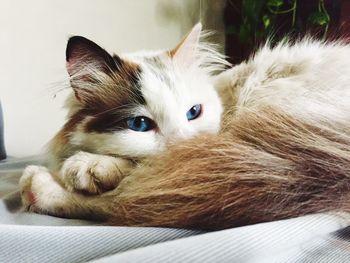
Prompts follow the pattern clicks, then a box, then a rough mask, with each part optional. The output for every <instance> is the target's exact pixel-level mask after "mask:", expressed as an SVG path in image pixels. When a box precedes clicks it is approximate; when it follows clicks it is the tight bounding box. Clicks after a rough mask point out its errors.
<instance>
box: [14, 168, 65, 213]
mask: <svg viewBox="0 0 350 263" xmlns="http://www.w3.org/2000/svg"><path fill="white" fill-rule="evenodd" d="M19 187H20V191H21V198H22V203H23V206H24V208H25V209H26V210H28V211H31V212H38V213H45V214H51V215H59V216H65V211H64V210H65V209H64V208H65V204H64V203H63V199H62V196H63V195H64V189H63V188H62V187H61V186H60V185H59V184H58V183H57V182H56V181H55V179H54V178H53V177H52V175H51V174H50V173H49V171H48V170H47V169H46V168H45V167H43V166H36V165H30V166H27V167H26V168H25V169H24V171H23V175H22V177H21V178H20V180H19ZM61 200H62V201H61Z"/></svg>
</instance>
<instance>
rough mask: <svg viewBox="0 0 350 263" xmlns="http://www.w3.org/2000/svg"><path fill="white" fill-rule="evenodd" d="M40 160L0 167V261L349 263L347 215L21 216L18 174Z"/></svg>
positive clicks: (5, 163) (349, 221)
mask: <svg viewBox="0 0 350 263" xmlns="http://www.w3.org/2000/svg"><path fill="white" fill-rule="evenodd" d="M43 162H44V160H43V158H40V157H33V158H26V159H10V160H7V161H2V162H0V199H1V200H0V262H350V227H347V226H349V225H350V217H349V216H347V215H344V214H343V215H340V214H338V215H325V214H319V215H312V216H306V217H300V218H296V219H290V220H284V221H278V222H272V223H264V224H258V225H253V226H247V227H240V228H234V229H228V230H224V231H218V232H211V233H204V232H199V231H190V230H179V229H165V228H132V227H110V226H102V225H98V224H97V223H95V222H89V221H82V220H70V219H62V218H55V217H51V216H45V215H37V214H29V213H25V212H22V211H21V202H20V197H19V193H18V186H17V182H18V179H19V177H20V175H21V171H22V169H23V168H24V167H25V165H26V164H33V163H43Z"/></svg>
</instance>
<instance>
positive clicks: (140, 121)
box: [126, 116, 155, 132]
mask: <svg viewBox="0 0 350 263" xmlns="http://www.w3.org/2000/svg"><path fill="white" fill-rule="evenodd" d="M126 125H127V126H128V128H129V129H131V130H133V131H138V132H146V131H149V130H152V129H153V128H154V126H155V124H154V122H153V121H152V120H151V119H150V118H147V117H145V116H137V117H131V118H127V119H126Z"/></svg>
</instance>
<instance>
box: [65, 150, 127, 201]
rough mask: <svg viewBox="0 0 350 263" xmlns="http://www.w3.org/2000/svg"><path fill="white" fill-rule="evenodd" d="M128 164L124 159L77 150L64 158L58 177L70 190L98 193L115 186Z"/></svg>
mask: <svg viewBox="0 0 350 263" xmlns="http://www.w3.org/2000/svg"><path fill="white" fill-rule="evenodd" d="M130 165H131V164H130V161H128V160H125V159H121V158H115V157H111V156H106V155H97V154H91V153H87V152H78V153H76V154H75V155H73V156H71V157H69V158H68V159H67V160H65V162H64V163H63V166H62V169H61V171H60V177H61V179H62V182H63V183H64V184H65V187H66V188H67V189H68V190H69V191H71V192H73V191H78V192H83V193H86V194H100V193H103V192H106V191H109V190H112V189H114V188H116V187H117V186H118V184H119V182H120V181H121V180H122V178H123V177H124V174H125V171H126V169H127V168H128V167H130Z"/></svg>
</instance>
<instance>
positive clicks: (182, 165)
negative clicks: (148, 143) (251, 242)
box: [20, 28, 350, 229]
mask: <svg viewBox="0 0 350 263" xmlns="http://www.w3.org/2000/svg"><path fill="white" fill-rule="evenodd" d="M194 31H195V32H196V28H195V29H194ZM197 33H198V32H197ZM197 33H196V34H195V35H196V37H195V38H196V39H198V34H197ZM191 35H193V31H192V33H190V35H189V37H188V38H189V39H192V37H191ZM188 38H186V39H188ZM186 42H187V41H186V40H185V41H184V42H183V43H182V45H180V49H181V47H182V46H183V45H184V43H186ZM190 42H192V41H190ZM192 43H193V42H192ZM185 46H186V44H185ZM190 46H193V45H192V44H191V45H190ZM175 50H177V49H175ZM186 50H191V49H187V48H186ZM206 51H207V49H204V50H203V49H194V50H193V49H192V50H191V52H194V53H192V54H199V53H202V54H206V53H205V52H206ZM203 52H204V53H203ZM172 53H174V52H170V53H168V56H169V55H170V57H171V56H172V55H171V54H172ZM210 54H214V53H212V52H211V53H210ZM204 56H206V55H204ZM175 57H176V53H175ZM181 57H182V56H181ZM185 57H186V58H188V57H190V58H191V59H190V64H187V63H188V60H186V59H184V60H183V61H187V62H186V63H185V64H183V65H187V66H188V65H195V67H196V68H198V69H202V68H206V66H204V65H207V64H206V63H207V62H206V63H204V64H201V63H199V64H197V63H194V62H193V61H196V57H198V55H196V56H193V57H191V56H189V55H188V54H187V55H186V56H183V58H185ZM199 57H201V56H199ZM212 57H215V56H209V58H212ZM349 57H350V46H348V45H346V44H343V43H341V42H335V43H321V42H315V41H312V40H308V39H304V40H302V41H300V42H296V43H294V44H280V45H277V46H275V47H274V48H270V47H269V46H268V45H266V46H264V47H262V48H261V49H260V50H259V51H257V52H256V54H255V55H254V56H253V57H252V58H251V59H250V60H248V61H247V62H244V63H242V64H240V65H238V66H235V67H233V68H232V69H229V70H227V71H225V72H224V73H222V74H220V75H219V76H217V77H216V82H215V86H216V87H217V89H218V91H219V94H220V97H221V98H222V101H223V105H224V115H223V119H222V124H221V129H220V131H219V133H218V134H215V131H216V130H217V127H218V126H215V129H212V130H210V129H204V130H199V131H198V134H199V135H197V136H194V135H195V134H192V133H191V134H190V135H188V136H183V138H184V139H185V140H183V141H181V142H179V141H177V143H172V142H171V140H169V141H166V144H167V145H168V144H169V146H168V147H167V149H166V150H165V151H161V152H160V153H158V154H155V155H152V156H148V158H145V159H142V162H141V163H140V162H137V163H136V164H134V163H133V165H132V169H126V170H127V171H126V174H127V176H126V177H125V178H123V179H122V180H118V183H112V184H111V185H110V186H109V185H108V184H106V185H107V186H108V187H107V190H108V189H110V188H113V187H114V186H115V185H117V187H116V188H115V189H114V190H112V191H107V192H104V193H102V194H99V195H86V194H85V195H84V194H81V193H79V192H80V191H81V190H83V191H84V192H85V191H86V190H88V192H90V193H99V192H103V191H104V190H106V189H105V182H104V181H103V182H102V185H103V187H100V188H98V186H100V185H99V183H100V181H99V180H105V179H104V178H105V177H104V178H100V177H98V178H94V179H96V181H95V182H94V184H95V185H96V187H95V188H96V190H93V191H89V189H95V188H94V187H92V188H89V187H85V186H84V187H80V188H79V187H77V185H79V184H77V182H76V181H77V180H79V176H78V175H79V173H80V172H81V171H83V174H85V173H86V171H87V173H88V174H89V173H91V172H92V174H94V175H95V176H96V172H95V171H94V170H93V169H92V168H94V167H95V166H91V165H89V163H87V164H85V165H84V164H79V163H76V162H72V164H69V160H70V159H71V158H75V157H76V156H77V155H79V154H87V153H78V154H75V155H73V156H72V157H70V158H68V159H67V160H66V161H65V163H64V164H63V169H62V171H63V173H64V172H65V165H66V164H67V163H68V164H69V165H68V166H69V167H71V166H74V163H76V164H78V167H76V168H75V169H76V172H72V173H66V177H68V176H70V177H71V178H73V179H72V182H69V183H65V187H63V186H62V177H61V178H60V180H57V179H56V177H57V176H52V175H51V173H50V172H49V171H48V170H47V169H46V168H44V167H38V166H30V167H28V168H27V169H26V170H25V172H24V175H23V177H22V178H21V181H20V185H21V189H22V199H23V202H24V203H25V205H26V206H28V207H30V209H32V210H34V211H38V212H45V213H49V214H53V215H58V216H67V217H79V218H99V219H103V220H107V221H108V222H109V223H110V224H115V225H129V226H131V225H132V226H166V227H184V228H198V229H224V228H228V227H234V226H241V225H247V224H253V223H259V222H266V221H272V220H278V219H284V218H290V217H295V216H299V215H305V214H309V213H316V212H330V211H345V212H350V204H349V199H350V192H349V190H350V189H349V188H350V125H349V124H350V114H349V110H350V88H349V85H350V79H349V76H350V65H349V64H350V63H349V62H348V58H349ZM214 62H215V63H217V62H220V60H218V59H216V60H214ZM193 63H194V64H193ZM68 64H69V59H68ZM190 68H191V67H190ZM209 68H211V67H209ZM68 69H69V65H68ZM191 69H192V68H191ZM189 72H190V70H189V69H187V70H185V71H184V72H183V73H189ZM204 73H205V74H207V75H208V71H207V72H204ZM189 74H191V75H192V77H194V78H195V79H197V78H198V79H200V77H199V76H198V75H199V73H196V74H195V76H193V73H189ZM205 74H204V75H205ZM85 75H86V74H85V73H84V74H82V76H83V78H82V79H83V80H84V81H85ZM80 77H81V76H80V75H79V78H80ZM87 79H89V78H87ZM207 81H208V82H206V81H203V82H202V83H203V84H204V85H208V84H209V83H210V79H209V78H208V79H207ZM89 83H90V82H89ZM89 85H90V84H89ZM72 87H73V89H74V82H73V84H72ZM75 92H76V93H77V92H78V91H76V90H75ZM158 92H160V91H159V90H158V91H157V92H156V93H158ZM201 93H205V92H204V91H202V90H200V91H199V94H201ZM214 94H215V92H213V93H212V95H209V99H208V102H209V101H211V99H213V101H214V102H215V101H216V95H214ZM76 96H77V97H78V98H79V94H78V95H77V94H76ZM98 96H99V95H98ZM78 100H79V99H78ZM156 102H158V103H161V101H160V100H157V101H156ZM206 103H207V102H202V100H200V101H198V100H195V101H191V102H190V103H189V104H186V106H187V108H189V107H191V106H192V105H193V104H194V105H197V104H201V105H203V113H202V114H204V113H205V110H206V109H207V107H206ZM215 103H217V102H215ZM218 105H220V104H218ZM185 108H186V107H184V108H178V113H181V112H182V114H184V113H183V112H186V110H187V108H186V110H184V109H185ZM217 109H218V110H217V111H216V112H215V114H218V113H219V114H220V106H217ZM163 110H164V109H161V110H160V111H159V112H163ZM209 110H211V109H208V111H209ZM202 117H205V116H202ZM198 120H199V119H198ZM104 121H106V120H104ZM194 121H196V120H194ZM68 123H69V122H68ZM107 123H108V122H107ZM208 123H210V122H208ZM208 125H210V124H208ZM212 125H219V120H217V121H216V122H214V124H212ZM68 126H69V125H68ZM156 132H161V129H159V130H157V131H156ZM211 132H213V134H202V133H211ZM69 134H71V133H69ZM66 136H71V135H66ZM192 136H194V137H192ZM189 137H191V138H190V139H188V138H189ZM70 138H72V137H70ZM79 138H80V137H79V136H78V139H79ZM99 141H101V142H103V140H100V138H98V137H97V138H94V137H92V138H90V139H88V141H87V144H88V145H90V143H93V144H94V145H95V146H94V147H96V149H98V148H99V147H98V143H99ZM107 141H109V142H111V140H107ZM65 143H66V142H65ZM103 143H104V144H106V142H103ZM62 144H63V143H62ZM82 146H84V145H80V147H82ZM126 146H127V145H126ZM56 148H60V147H57V146H56ZM102 148H103V147H102ZM160 148H162V147H160ZM96 149H95V150H96ZM76 150H84V148H79V147H78V148H77V149H75V151H76ZM87 150H88V149H87ZM63 152H64V151H63ZM97 153H98V154H101V152H97ZM102 153H103V154H111V153H114V152H102ZM71 154H74V152H73V153H72V152H70V153H68V156H69V155H71ZM87 155H90V154H87ZM146 155H148V154H146ZM93 156H95V157H96V158H98V159H97V160H96V165H97V166H99V165H101V166H102V167H107V165H102V164H103V162H104V160H103V159H101V158H113V157H108V156H104V157H101V156H100V155H93ZM143 156H144V155H143ZM143 156H142V157H143ZM65 157H67V156H65V155H63V159H64V158H65ZM73 160H74V159H73ZM117 160H119V159H118V158H117ZM120 160H121V159H120ZM85 166H88V167H89V168H88V169H87V168H86V167H85ZM127 166H128V165H127ZM128 167H130V166H128ZM112 170H113V169H112ZM112 170H111V171H112ZM62 171H61V173H62ZM73 171H74V169H73ZM113 173H114V172H113ZM116 174H119V173H116ZM104 175H105V176H106V175H108V173H106V171H104ZM102 176H103V175H101V177H102ZM92 177H94V176H92ZM107 177H108V176H107ZM63 178H65V177H63ZM84 178H86V177H84ZM68 181H69V180H68ZM60 182H61V183H60ZM85 183H86V185H89V184H90V182H85ZM67 189H68V190H67Z"/></svg>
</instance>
